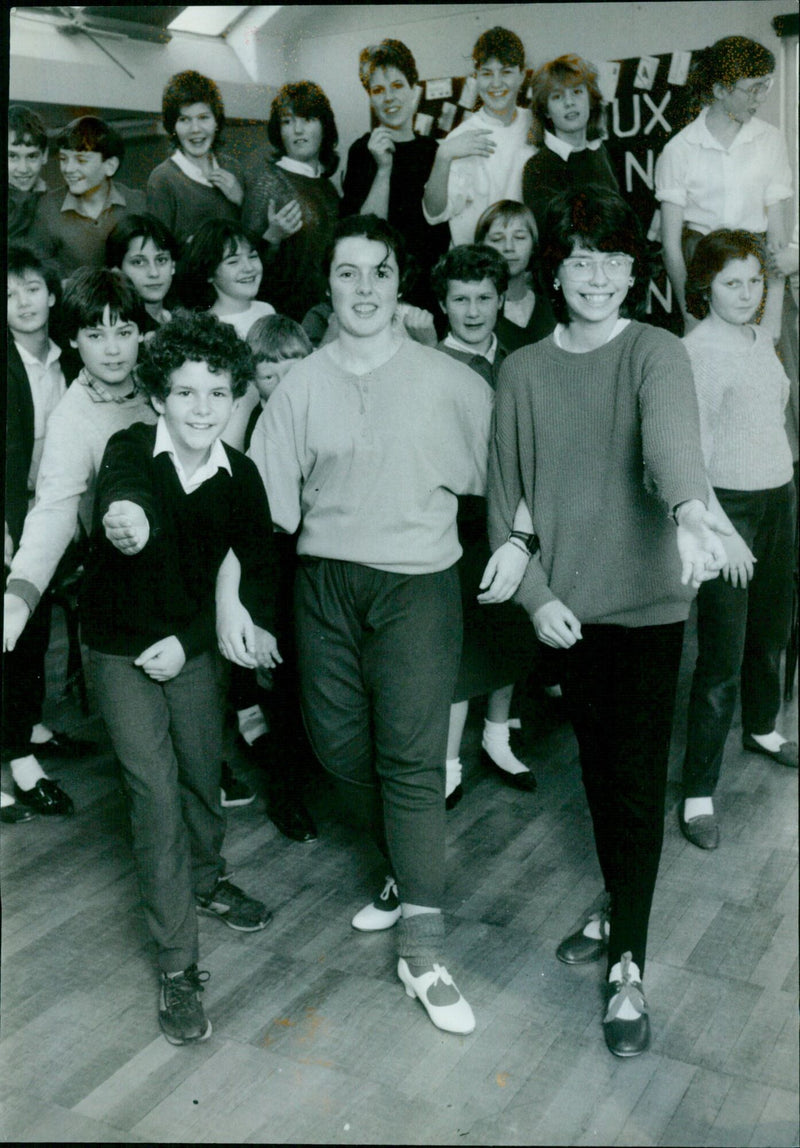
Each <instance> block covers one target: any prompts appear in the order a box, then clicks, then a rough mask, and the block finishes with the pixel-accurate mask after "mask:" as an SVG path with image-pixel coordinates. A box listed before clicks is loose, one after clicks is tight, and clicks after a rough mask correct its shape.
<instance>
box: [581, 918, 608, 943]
mask: <svg viewBox="0 0 800 1148" xmlns="http://www.w3.org/2000/svg"><path fill="white" fill-rule="evenodd" d="M610 931H611V930H610V925H609V923H608V921H606V922H605V927H604V928H603V936H604V937H607V936H608V934H609V932H610ZM583 935H584V937H591V938H592V940H595V941H599V940H600V921H599V920H592V921H589V922H588V923H587V924H586V926H585V927H584V929H583Z"/></svg>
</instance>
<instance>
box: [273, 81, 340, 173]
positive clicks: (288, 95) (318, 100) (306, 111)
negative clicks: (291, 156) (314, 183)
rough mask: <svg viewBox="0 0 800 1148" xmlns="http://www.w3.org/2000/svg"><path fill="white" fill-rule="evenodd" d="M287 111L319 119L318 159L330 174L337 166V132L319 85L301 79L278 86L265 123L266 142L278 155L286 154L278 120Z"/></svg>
mask: <svg viewBox="0 0 800 1148" xmlns="http://www.w3.org/2000/svg"><path fill="white" fill-rule="evenodd" d="M286 115H295V116H299V117H300V119H303V120H319V122H320V123H321V124H322V143H321V144H320V149H319V162H320V163H321V164H322V170H323V172H324V174H325V175H333V173H334V172H335V171H336V169H337V167H338V166H339V156H338V155H337V154H336V146H337V144H338V143H339V133H338V131H337V130H336V121H335V120H334V118H333V108H332V107H331V105H330V102H329V100H328V97H327V96H326V95H325V93H324V92H323V90H322V88H321V87H320V86H319V85H318V84H314V83H312V82H311V80H300V81H299V82H298V83H296V84H284V85H283V87H282V88H281V89H280V90H279V92H278V94H277V96H276V97H275V99H274V100H273V101H272V107H271V108H270V112H269V121H268V123H267V136H268V137H269V142H270V143H271V144H272V146H273V147H274V148H275V149H276V150H277V152H278V154H279V155H286V148H285V147H284V144H283V140H282V139H281V120H282V119H283V117H284V116H286Z"/></svg>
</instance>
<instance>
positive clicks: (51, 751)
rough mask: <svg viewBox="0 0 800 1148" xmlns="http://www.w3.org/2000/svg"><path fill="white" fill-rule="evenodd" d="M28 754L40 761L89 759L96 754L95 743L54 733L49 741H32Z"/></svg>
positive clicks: (66, 734) (65, 734)
mask: <svg viewBox="0 0 800 1148" xmlns="http://www.w3.org/2000/svg"><path fill="white" fill-rule="evenodd" d="M28 752H29V753H32V754H33V756H34V757H38V758H41V759H44V758H49V757H67V758H76V757H91V755H92V754H94V753H97V742H94V741H83V740H81V739H80V738H77V737H70V736H69V734H68V733H54V734H53V736H52V737H51V738H50V739H49V741H32V742H31V743H30V744H29V746H28Z"/></svg>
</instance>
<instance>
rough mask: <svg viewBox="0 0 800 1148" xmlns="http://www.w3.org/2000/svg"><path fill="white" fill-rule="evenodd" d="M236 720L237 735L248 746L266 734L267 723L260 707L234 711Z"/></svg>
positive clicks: (255, 706)
mask: <svg viewBox="0 0 800 1148" xmlns="http://www.w3.org/2000/svg"><path fill="white" fill-rule="evenodd" d="M236 720H237V721H238V723H239V733H240V734H241V735H242V737H243V738H244V740H245V741H246V742H247V744H248V745H252V744H253V742H254V741H255V740H256V738H257V737H261V736H262V735H263V734H265V733H267V732H268V730H267V721H266V718H265V717H264V712H263V710H262V709H261V706H259V705H254V706H248V707H247V709H244V710H237V711H236Z"/></svg>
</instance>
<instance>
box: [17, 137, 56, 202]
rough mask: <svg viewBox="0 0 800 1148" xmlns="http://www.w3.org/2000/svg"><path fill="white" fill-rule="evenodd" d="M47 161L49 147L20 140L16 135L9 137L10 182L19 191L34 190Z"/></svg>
mask: <svg viewBox="0 0 800 1148" xmlns="http://www.w3.org/2000/svg"><path fill="white" fill-rule="evenodd" d="M46 162H47V149H45V150H44V151H42V149H41V148H40V147H37V146H36V145H35V144H32V143H31V142H30V140H28V142H27V143H25V142H24V141H22V142H20V140H19V138H18V137H17V136H16V135H10V136H9V137H8V182H9V185H10V186H11V187H15V188H16V189H17V191H33V189H34V188H35V187H36V184H37V183H38V182H39V177H40V175H41V174H42V168H43V167H44V165H45V163H46Z"/></svg>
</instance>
